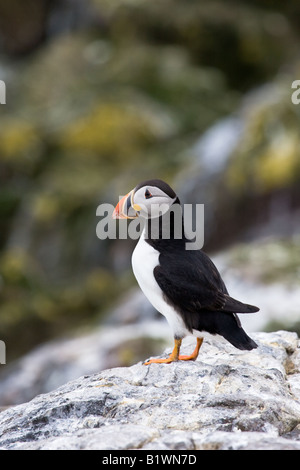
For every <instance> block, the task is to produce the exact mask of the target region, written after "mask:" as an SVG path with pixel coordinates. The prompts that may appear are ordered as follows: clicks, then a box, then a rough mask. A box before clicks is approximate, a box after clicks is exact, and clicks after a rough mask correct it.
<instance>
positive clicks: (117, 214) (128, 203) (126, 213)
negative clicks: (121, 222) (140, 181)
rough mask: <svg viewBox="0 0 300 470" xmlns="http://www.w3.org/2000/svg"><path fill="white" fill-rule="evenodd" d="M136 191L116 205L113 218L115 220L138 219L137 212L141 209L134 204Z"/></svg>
mask: <svg viewBox="0 0 300 470" xmlns="http://www.w3.org/2000/svg"><path fill="white" fill-rule="evenodd" d="M133 195H134V191H133V190H132V191H130V193H128V194H126V196H124V197H123V198H122V199H121V200H120V201H119V202H118V204H117V205H116V207H115V209H114V211H113V214H112V218H113V219H136V218H137V217H138V214H137V211H139V210H140V207H139V206H138V205H137V204H134V203H133Z"/></svg>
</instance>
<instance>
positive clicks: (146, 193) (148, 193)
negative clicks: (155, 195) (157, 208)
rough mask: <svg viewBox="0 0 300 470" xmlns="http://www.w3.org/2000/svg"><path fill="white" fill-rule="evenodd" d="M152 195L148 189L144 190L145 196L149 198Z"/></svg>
mask: <svg viewBox="0 0 300 470" xmlns="http://www.w3.org/2000/svg"><path fill="white" fill-rule="evenodd" d="M151 197H152V194H151V193H150V191H149V189H146V191H145V198H146V199H150V198H151Z"/></svg>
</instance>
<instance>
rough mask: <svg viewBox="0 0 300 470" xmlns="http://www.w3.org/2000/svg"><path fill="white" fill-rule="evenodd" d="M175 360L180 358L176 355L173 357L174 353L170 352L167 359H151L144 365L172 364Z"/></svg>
mask: <svg viewBox="0 0 300 470" xmlns="http://www.w3.org/2000/svg"><path fill="white" fill-rule="evenodd" d="M174 361H178V359H177V358H175V357H174V356H173V357H172V354H170V356H169V357H167V358H166V359H149V361H147V362H144V366H148V365H149V364H170V363H171V362H174Z"/></svg>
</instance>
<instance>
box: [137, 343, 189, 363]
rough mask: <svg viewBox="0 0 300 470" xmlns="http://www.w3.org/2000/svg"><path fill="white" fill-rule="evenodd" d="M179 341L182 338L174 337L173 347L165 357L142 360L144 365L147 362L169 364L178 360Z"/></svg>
mask: <svg viewBox="0 0 300 470" xmlns="http://www.w3.org/2000/svg"><path fill="white" fill-rule="evenodd" d="M181 343H182V339H175V344H174V349H173V351H172V352H171V354H170V356H169V357H167V358H166V359H149V361H147V362H144V366H148V365H149V364H170V363H171V362H174V361H178V356H179V351H180V346H181Z"/></svg>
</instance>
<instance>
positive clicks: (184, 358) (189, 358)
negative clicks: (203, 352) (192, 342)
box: [178, 338, 203, 361]
mask: <svg viewBox="0 0 300 470" xmlns="http://www.w3.org/2000/svg"><path fill="white" fill-rule="evenodd" d="M202 343H203V338H197V345H196V347H195V349H194V351H193V352H192V354H190V355H189V356H179V357H178V359H179V360H180V361H195V360H196V359H197V357H198V354H199V351H200V348H201V345H202Z"/></svg>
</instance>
